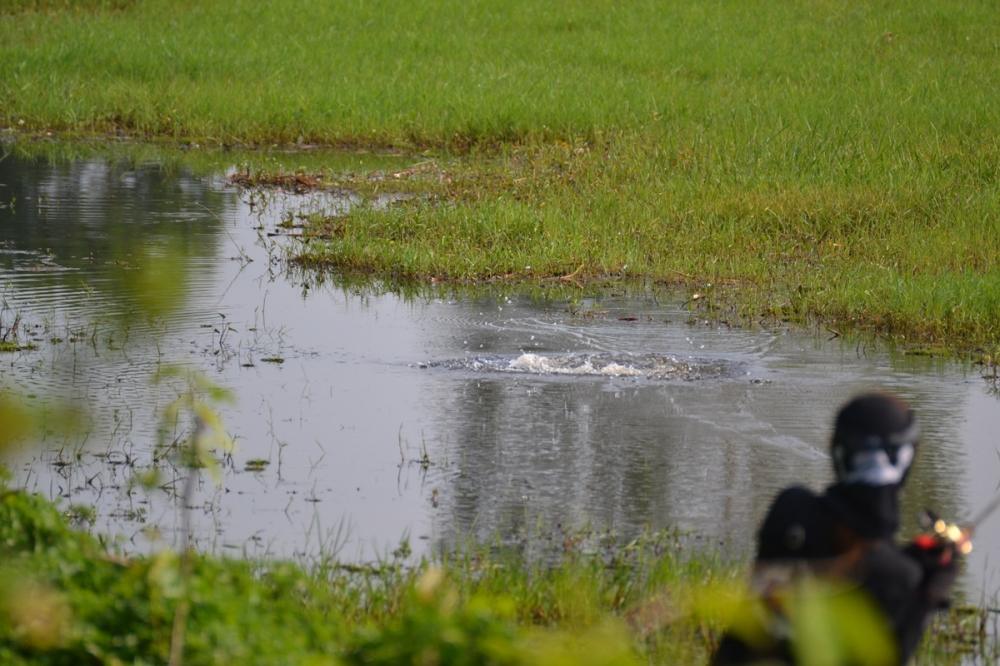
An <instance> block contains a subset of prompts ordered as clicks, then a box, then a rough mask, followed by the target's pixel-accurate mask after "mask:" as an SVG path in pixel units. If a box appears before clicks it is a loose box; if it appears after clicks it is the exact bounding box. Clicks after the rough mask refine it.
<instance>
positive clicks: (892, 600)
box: [712, 393, 959, 666]
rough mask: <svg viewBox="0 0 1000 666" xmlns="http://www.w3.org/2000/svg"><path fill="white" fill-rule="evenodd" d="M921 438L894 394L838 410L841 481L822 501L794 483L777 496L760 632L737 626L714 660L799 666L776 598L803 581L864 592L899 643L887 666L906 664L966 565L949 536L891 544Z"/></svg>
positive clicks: (759, 582) (765, 556)
mask: <svg viewBox="0 0 1000 666" xmlns="http://www.w3.org/2000/svg"><path fill="white" fill-rule="evenodd" d="M918 437H919V430H918V427H917V423H916V419H915V417H914V414H913V412H912V410H911V409H910V408H909V407H908V406H907V405H906V403H904V402H903V401H902V400H900V399H899V398H896V397H894V396H891V395H888V394H884V393H870V394H865V395H861V396H859V397H857V398H854V399H853V400H851V401H850V402H848V403H847V404H846V405H845V406H844V407H843V408H842V409H841V410H840V412H839V413H838V414H837V418H836V422H835V425H834V433H833V441H832V443H831V447H830V453H831V456H832V458H833V465H834V471H835V474H836V480H835V482H834V483H833V484H832V485H831V486H829V487H828V488H827V489H826V491H825V492H824V493H823V494H822V495H817V494H815V493H813V492H812V491H810V490H808V489H807V488H804V487H801V486H794V487H791V488H787V489H785V490H784V491H782V492H781V493H780V494H779V495H778V497H777V498H776V499H775V500H774V503H773V504H772V505H771V508H770V510H769V511H768V514H767V517H766V518H765V519H764V522H763V524H762V526H761V528H760V531H759V532H758V549H757V557H756V561H755V564H754V573H753V579H752V588H753V590H754V593H755V594H757V595H759V599H757V600H756V601H757V605H756V606H755V608H757V613H756V615H757V620H756V624H754V623H751V626H752V627H756V628H755V630H754V631H752V632H750V634H748V633H747V632H746V631H745V630H744V631H743V632H742V633H741V631H739V630H737V629H735V628H733V629H730V630H729V631H728V632H727V633H726V634H725V635H724V636H723V638H722V640H721V642H720V644H719V646H718V648H717V650H716V652H715V655H714V657H713V660H712V663H713V664H715V665H716V666H723V665H725V664H752V663H767V664H795V663H799V662H798V661H797V659H802V656H801V655H802V654H804V653H805V652H804V651H803V650H802V649H801V648H802V646H801V645H800V646H797V645H796V643H795V641H796V636H795V635H794V632H792V631H791V630H790V627H792V626H794V622H790V621H789V620H790V619H792V618H788V617H786V615H787V611H786V610H785V609H783V608H782V607H781V602H780V601H778V600H779V599H780V598H781V589H782V588H783V587H784V588H787V587H788V586H790V585H793V584H795V582H796V581H799V580H801V579H802V578H803V577H806V576H808V577H811V578H815V579H819V580H825V581H835V582H836V583H837V584H838V585H840V586H841V587H849V588H852V589H855V590H861V591H862V594H864V595H867V599H868V601H870V602H871V604H870V605H871V606H872V607H874V609H875V613H876V614H877V615H881V616H882V617H883V619H884V623H882V624H883V625H884V627H885V632H887V633H888V635H889V641H888V642H890V643H892V644H893V646H892V647H893V648H894V650H893V652H894V653H895V654H894V656H893V657H892V658H888V659H887V660H883V661H886V663H898V664H903V663H906V662H907V661H908V660H909V658H910V657H911V656H912V654H913V652H914V651H915V650H916V648H917V645H918V644H919V642H920V638H921V636H922V635H923V631H924V627H925V625H926V623H927V621H928V619H929V618H930V616H931V614H932V613H933V611H934V610H935V609H938V608H941V607H944V606H946V605H947V603H948V599H949V596H950V593H951V588H952V586H953V584H954V581H955V578H956V574H957V560H958V559H959V553H958V550H957V548H956V547H955V545H954V544H951V543H949V542H947V541H945V540H934V541H933V542H931V543H930V544H928V542H927V540H926V539H924V540H918V541H915V542H914V543H912V544H910V545H908V546H905V547H899V546H897V545H896V544H895V543H894V537H895V534H896V532H897V530H898V529H899V491H900V488H901V487H902V485H903V483H904V482H905V480H906V477H907V474H908V473H909V469H910V465H911V464H912V463H913V459H914V456H915V454H916V449H917V440H918ZM761 616H765V617H763V618H762V617H761ZM743 624H744V629H745V626H746V623H743ZM862 649H863V648H862ZM806 652H807V651H806ZM857 652H858V651H857V650H855V651H854V653H855V654H857Z"/></svg>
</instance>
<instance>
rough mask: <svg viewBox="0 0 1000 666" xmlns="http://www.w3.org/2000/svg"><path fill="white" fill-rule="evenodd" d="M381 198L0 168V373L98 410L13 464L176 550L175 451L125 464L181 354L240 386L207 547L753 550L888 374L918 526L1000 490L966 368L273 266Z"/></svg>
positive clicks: (994, 526)
mask: <svg viewBox="0 0 1000 666" xmlns="http://www.w3.org/2000/svg"><path fill="white" fill-rule="evenodd" d="M391 202H392V197H383V198H379V199H376V200H372V201H365V200H364V199H363V198H362V197H358V196H356V195H348V194H344V193H339V194H338V193H327V194H312V195H289V194H281V193H277V192H270V193H263V194H262V193H260V192H258V193H256V194H250V193H247V192H241V191H239V190H238V189H236V188H235V187H233V186H231V185H229V184H228V182H227V180H226V178H225V176H224V174H221V173H216V174H215V175H207V176H206V175H201V174H196V173H194V172H192V171H189V170H187V169H185V168H183V167H176V166H175V167H172V168H169V169H167V168H165V167H163V166H159V165H156V164H135V163H132V162H126V161H114V160H102V159H89V160H78V161H73V162H60V163H54V164H53V163H49V162H46V161H42V160H28V159H24V158H15V157H13V156H7V157H6V158H5V159H3V160H0V294H2V298H3V311H2V315H0V335H5V334H10V329H11V327H13V326H14V325H15V322H16V327H17V330H16V333H17V337H18V340H19V342H20V343H23V344H24V345H28V344H29V343H30V345H31V346H30V348H25V349H23V350H22V351H18V352H12V353H4V354H2V355H0V377H2V380H0V381H2V384H3V387H4V388H5V389H8V390H12V391H15V392H16V393H17V394H18V395H20V396H21V397H22V399H24V400H26V401H28V402H31V403H36V404H40V403H42V402H43V401H52V400H71V401H75V402H76V403H77V404H79V405H82V407H83V409H84V410H85V413H86V415H87V416H86V419H85V425H84V427H82V428H78V429H77V431H76V432H74V433H73V434H71V435H65V434H63V435H59V434H52V435H50V436H48V437H46V439H45V440H44V441H42V442H40V443H38V444H37V445H35V446H33V447H30V448H28V449H26V450H24V451H21V452H20V453H19V454H18V457H17V458H16V460H14V461H13V467H14V474H15V480H16V482H17V483H18V484H20V485H22V486H24V487H27V488H30V489H32V490H36V491H38V492H41V493H43V494H45V495H48V496H50V497H54V498H59V501H60V502H61V503H62V505H63V506H65V507H67V508H69V507H70V506H73V505H77V506H91V507H93V508H94V509H95V512H96V520H95V522H94V524H93V526H92V527H91V529H93V530H95V531H97V532H100V533H103V534H107V535H110V536H112V537H113V538H114V539H115V540H116V541H117V542H118V544H119V547H121V548H123V549H125V550H144V549H149V548H153V547H156V545H157V544H161V543H168V544H170V543H175V542H176V540H177V538H178V529H179V526H180V525H181V523H182V514H183V512H184V507H183V506H182V504H183V502H182V501H181V498H180V497H179V496H178V493H177V492H176V490H177V487H178V486H177V481H178V480H179V479H180V478H181V477H183V476H184V474H185V472H184V471H183V470H180V469H176V468H171V466H170V464H169V460H166V461H164V460H161V461H159V462H158V463H156V465H157V466H159V467H160V468H161V471H162V472H163V477H162V479H161V483H160V485H161V486H162V487H160V488H153V489H151V490H146V489H144V488H143V487H141V486H137V485H135V484H134V483H133V480H134V479H135V478H136V477H137V476H138V475H141V474H143V473H144V471H146V470H148V469H149V468H150V467H152V466H153V465H154V448H155V443H156V441H157V429H158V425H159V424H160V423H161V420H162V415H163V410H164V407H165V405H166V404H167V403H169V402H170V401H171V400H172V399H174V398H176V396H177V395H178V391H179V390H180V389H178V388H177V387H176V386H174V385H172V384H170V383H169V382H166V383H164V382H160V383H154V381H153V378H154V377H155V376H156V375H157V373H158V372H159V371H161V370H162V368H164V367H172V366H177V365H180V366H183V367H189V368H194V369H197V370H199V371H200V372H201V373H203V374H204V376H206V377H207V378H209V379H210V380H211V381H212V382H215V383H217V384H219V385H221V386H224V387H228V388H230V389H232V390H233V392H234V393H235V396H236V399H237V400H236V402H235V403H234V404H231V405H230V404H223V405H219V407H218V409H219V411H220V413H221V415H222V416H223V418H224V420H225V423H226V427H227V429H228V431H229V432H230V433H231V434H232V435H233V436H234V437H235V439H236V449H235V451H234V452H233V453H232V454H231V455H230V456H227V457H225V458H224V459H223V463H224V464H223V473H222V476H221V479H220V481H219V482H218V483H216V482H214V481H213V480H212V479H210V478H209V477H208V476H207V475H202V478H201V480H200V482H199V486H198V491H197V494H196V495H195V497H194V498H193V501H192V503H191V505H190V506H191V507H193V508H192V509H190V511H191V515H192V517H193V521H194V530H195V536H196V542H197V544H198V546H199V547H200V548H202V549H204V550H206V551H213V552H219V553H231V554H246V555H248V556H280V557H296V556H300V557H310V556H315V555H318V554H328V555H331V554H335V555H337V556H338V557H341V558H345V559H352V560H370V559H374V558H378V557H384V556H387V555H388V554H389V553H391V552H392V551H393V550H394V549H396V548H397V546H398V545H399V543H400V542H401V540H405V541H408V542H409V544H410V548H411V549H412V550H413V551H414V553H415V554H417V555H419V554H421V553H426V552H429V551H431V550H434V549H441V548H449V547H451V546H454V545H455V544H456V543H459V542H462V541H464V540H466V539H470V538H474V539H479V540H498V541H504V542H507V543H511V544H517V545H519V546H521V547H524V548H526V549H529V550H530V549H536V550H539V551H542V550H544V549H545V548H546V547H548V546H549V545H551V543H552V542H553V539H558V538H559V537H558V536H553V535H559V534H562V533H563V532H564V531H567V530H578V529H588V528H589V529H593V530H597V531H602V532H603V531H610V532H613V533H614V534H615V535H617V536H619V537H620V538H623V539H627V538H629V537H630V536H632V535H634V534H636V533H638V532H640V531H642V530H644V529H647V528H662V527H672V528H678V529H679V530H681V531H683V532H684V533H685V534H686V535H687V536H686V538H687V539H689V540H690V542H693V543H704V544H707V545H708V546H710V547H712V548H720V549H722V550H724V551H725V552H727V553H731V554H735V555H737V556H739V555H745V554H747V553H749V552H750V550H751V549H752V544H753V535H754V529H755V525H756V523H757V522H758V521H759V520H760V518H761V516H762V514H763V512H764V510H765V509H766V507H767V504H768V502H769V501H770V499H771V498H772V497H773V495H774V494H775V492H776V491H778V490H779V489H780V488H781V487H783V486H785V485H787V484H789V483H793V482H797V483H804V484H806V485H810V486H813V487H815V488H819V487H821V486H822V485H823V484H824V483H826V482H827V481H828V480H829V478H830V461H829V459H828V457H827V455H826V452H825V449H826V442H827V438H828V436H829V426H830V423H831V420H832V416H833V412H834V410H835V409H836V407H837V405H838V404H839V403H841V402H842V401H844V400H845V399H847V398H848V397H849V396H851V395H852V394H854V393H856V392H857V391H860V390H864V389H869V388H872V387H886V388H889V389H891V390H893V391H897V392H899V393H900V394H902V395H903V396H905V397H906V398H907V399H908V400H910V401H911V402H912V403H913V404H914V405H915V406H916V408H917V409H918V410H919V414H920V418H921V420H922V423H923V426H924V433H925V436H924V444H923V447H922V450H921V452H920V456H919V458H918V462H917V465H916V468H915V470H914V473H913V475H912V477H911V481H910V483H909V488H908V491H907V495H906V511H907V516H908V517H910V518H912V517H913V516H915V515H916V513H917V512H918V510H919V509H921V508H923V507H932V508H935V509H936V510H938V511H939V512H940V513H942V514H943V515H946V516H951V517H955V518H968V517H969V516H970V515H972V514H973V513H975V511H976V510H977V509H978V508H979V507H980V506H982V505H983V504H985V503H986V502H987V501H988V500H989V498H990V497H992V495H993V494H994V493H995V492H996V491H997V489H998V481H1000V474H998V471H1000V457H998V456H1000V445H998V443H997V433H998V432H1000V410H998V402H997V398H996V397H995V396H994V395H992V394H991V393H990V385H989V384H988V383H987V382H986V381H984V380H983V378H982V377H981V376H980V374H979V371H978V369H977V368H975V367H970V366H965V365H962V364H959V363H956V362H950V361H949V362H946V361H941V360H936V359H932V358H927V357H919V356H906V355H902V354H895V353H891V352H890V351H889V350H886V349H884V348H881V347H878V346H873V345H871V344H863V343H859V342H858V341H853V340H852V341H844V340H842V339H839V338H837V339H830V335H829V334H828V333H827V332H826V331H825V330H799V329H795V328H787V327H771V328H753V329H738V328H730V327H729V326H726V325H720V324H717V323H712V322H708V321H705V320H703V319H701V318H699V317H698V314H697V311H696V310H694V311H693V310H691V309H690V307H689V304H685V303H684V302H683V296H682V295H670V294H664V293H662V292H657V291H653V290H648V289H644V288H641V287H635V286H629V287H621V288H620V289H618V290H617V291H607V290H605V291H601V292H591V291H588V290H585V289H582V290H580V291H578V292H575V293H572V294H571V295H570V296H566V295H565V294H562V295H560V296H557V297H556V296H554V297H550V298H544V297H541V296H539V295H538V294H537V293H536V294H527V293H523V292H521V293H519V292H518V291H517V290H507V291H501V290H497V291H493V292H491V293H484V292H479V293H478V294H473V295H465V296H455V295H454V294H453V293H451V292H450V291H447V290H445V289H443V288H439V289H434V288H428V289H427V290H426V291H425V292H423V293H421V294H420V295H419V296H407V295H404V294H400V293H394V292H386V291H384V290H382V289H380V288H379V286H378V285H363V286H357V285H352V284H350V283H346V282H343V281H341V280H338V278H337V277H336V276H335V275H327V276H325V277H324V278H323V279H318V277H317V275H315V274H312V273H310V272H303V271H300V270H297V269H295V268H294V267H293V266H290V265H289V264H288V262H287V261H286V260H285V256H286V250H287V248H288V247H289V246H290V244H294V243H297V242H299V241H297V240H295V239H293V238H290V237H289V235H290V234H289V233H287V231H286V232H283V233H278V231H279V230H280V229H281V226H280V225H281V223H282V221H283V220H288V219H290V218H289V215H292V214H294V213H296V212H301V211H303V210H327V211H329V212H332V213H336V212H343V211H345V210H347V209H348V208H349V207H350V206H353V205H392V203H391ZM292 231H294V230H292ZM145 264H150V265H152V266H153V268H152V269H150V268H149V267H148V266H146V265H145ZM155 285H160V286H162V287H164V288H165V293H167V294H168V295H169V296H170V298H166V297H164V298H162V299H159V300H158V298H159V297H156V296H155V295H154V296H150V294H149V293H148V292H149V291H150V289H151V287H152V286H155ZM154 291H155V290H154ZM914 526H915V522H914V520H912V519H910V520H909V523H908V529H911V530H912V529H914ZM997 547H1000V518H994V519H993V520H991V521H989V522H987V523H986V524H985V525H984V526H983V527H982V528H981V536H980V538H979V540H978V542H977V550H976V551H975V553H974V556H973V558H972V560H971V563H970V566H969V583H970V585H971V587H972V589H974V590H977V591H982V592H984V593H986V594H991V593H992V592H994V591H995V590H996V589H997V587H998V581H997V580H996V575H995V568H996V562H995V561H994V559H995V558H992V557H991V552H993V551H995V549H996V548H997Z"/></svg>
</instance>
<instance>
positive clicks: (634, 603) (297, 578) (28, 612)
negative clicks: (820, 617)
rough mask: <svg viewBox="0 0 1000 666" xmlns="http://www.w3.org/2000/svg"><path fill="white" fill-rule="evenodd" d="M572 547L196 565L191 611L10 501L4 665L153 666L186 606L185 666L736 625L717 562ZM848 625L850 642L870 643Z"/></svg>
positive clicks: (489, 659)
mask: <svg viewBox="0 0 1000 666" xmlns="http://www.w3.org/2000/svg"><path fill="white" fill-rule="evenodd" d="M578 546H579V544H578V542H576V541H574V539H572V538H568V537H567V539H566V541H565V543H564V544H563V548H564V552H563V555H562V556H561V557H560V558H559V559H558V561H556V562H549V563H548V564H542V563H530V562H526V561H525V560H524V559H523V558H522V557H520V556H518V555H515V554H513V553H511V552H508V551H504V552H498V551H496V550H495V549H491V548H485V547H476V546H473V547H470V548H468V549H466V550H464V551H462V552H461V553H459V554H453V555H450V556H447V557H443V558H438V559H437V560H436V562H435V563H434V564H427V563H424V564H420V565H417V566H407V565H406V564H405V563H404V561H403V560H401V559H399V558H397V557H391V558H389V559H386V560H384V561H382V562H380V563H377V564H375V565H372V566H357V565H340V564H339V563H338V562H337V561H336V559H335V558H334V557H332V555H333V554H331V555H330V556H327V557H324V558H322V559H320V560H318V561H316V562H313V563H312V565H311V566H309V567H306V566H302V565H299V564H293V563H290V562H278V561H267V562H251V561H247V560H240V559H227V558H212V557H205V556H195V557H194V558H193V559H192V561H191V569H190V572H189V574H188V577H187V589H188V590H189V597H186V596H185V592H184V590H185V585H184V584H183V582H182V581H183V580H184V576H182V573H181V566H182V565H181V561H180V559H179V557H178V556H177V555H176V554H174V553H172V552H170V551H165V552H163V553H160V554H158V555H153V556H146V557H133V558H122V557H117V556H113V555H108V554H107V553H106V552H105V550H104V548H103V547H102V545H101V543H100V542H99V541H98V540H97V539H96V538H94V537H92V536H90V535H87V534H84V533H81V532H76V531H73V530H71V529H70V528H69V527H67V525H66V523H65V520H64V518H63V517H62V516H61V515H60V514H59V513H58V511H56V509H55V508H54V507H52V506H51V505H50V504H48V503H47V502H45V501H44V500H42V499H40V498H38V497H32V496H29V495H27V494H24V493H21V492H15V491H3V492H2V493H0V553H2V555H3V566H2V569H0V587H2V589H3V591H4V593H5V594H4V596H3V599H4V603H3V608H2V609H0V612H2V614H3V617H4V619H5V622H3V623H0V658H2V659H3V660H4V662H5V663H33V664H49V663H51V664H56V663H90V662H91V661H94V660H97V661H100V662H103V663H110V662H114V661H115V660H121V661H123V662H125V663H132V662H137V661H143V662H144V663H148V662H158V663H162V662H164V661H165V660H166V658H167V656H168V654H169V650H170V640H171V623H172V620H173V617H174V612H175V609H176V608H177V606H178V604H180V603H182V601H183V599H185V598H189V599H190V601H191V606H190V616H189V618H188V630H187V634H186V642H185V651H184V656H185V663H192V664H202V663H247V664H265V663H287V664H299V663H335V661H334V660H336V663H347V664H396V663H426V661H421V660H426V659H428V658H430V657H432V656H434V657H437V659H436V660H435V661H434V663H441V664H451V663H465V664H468V663H498V664H529V663H566V664H588V663H589V664H638V663H654V664H681V663H685V664H686V663H702V662H703V661H704V660H705V658H706V656H707V653H708V651H709V650H710V649H711V648H712V645H713V644H714V641H715V640H716V638H717V637H718V636H719V632H720V631H721V627H722V626H723V622H724V621H725V620H726V618H731V617H732V616H733V615H732V614H733V609H734V608H735V607H736V603H737V601H738V599H739V595H740V592H739V591H740V589H741V583H740V580H741V575H740V574H739V572H737V571H736V570H734V569H733V568H731V567H729V566H726V565H724V564H722V563H720V562H718V561H717V560H715V559H714V558H712V557H710V556H704V555H688V556H681V555H680V554H679V552H678V544H677V542H676V537H675V536H673V535H671V534H666V533H662V534H647V535H645V536H643V537H641V538H639V539H637V540H636V541H633V542H631V543H629V544H618V545H616V546H612V545H610V544H605V545H603V546H600V547H598V548H596V549H595V550H590V549H588V550H587V551H586V552H585V551H584V550H582V549H581V548H579V547H578ZM505 552H506V554H505ZM841 597H842V595H841ZM843 601H844V600H843V598H840V599H839V600H838V603H843ZM831 608H832V607H831ZM811 612H812V613H813V615H810V617H813V618H815V613H817V612H819V613H823V612H826V611H825V610H824V609H823V608H816V607H813V608H812V610H811ZM981 617H982V613H981V612H980V611H970V610H967V609H959V610H956V611H954V612H953V613H951V614H950V615H949V616H947V618H946V622H943V623H941V624H938V625H936V629H935V631H933V632H932V633H931V636H930V638H929V640H928V641H927V643H926V645H925V646H924V649H923V657H924V658H923V660H922V661H921V663H932V664H937V663H941V664H945V663H955V659H956V658H957V656H958V655H961V654H963V650H966V649H971V650H973V651H974V652H977V653H981V654H982V656H983V657H984V658H986V659H987V660H988V659H989V658H990V657H991V656H992V655H993V653H992V652H989V651H990V650H991V649H992V647H991V645H992V643H991V642H990V641H989V640H988V639H985V638H984V637H983V636H980V635H979V633H978V631H977V630H976V628H975V627H976V626H978V625H977V623H978V622H979V621H980V619H981ZM841 619H842V620H843V622H846V623H847V625H844V626H845V627H846V628H845V631H848V632H849V633H850V632H857V631H861V632H862V633H861V634H860V635H865V634H864V632H865V631H869V632H870V628H867V627H859V626H848V625H849V624H850V618H841ZM843 622H842V623H841V624H843ZM824 626H826V625H825V624H823V623H821V624H820V625H817V626H812V627H811V630H812V631H817V630H819V631H821V630H822V629H823V627H824ZM866 640H867V639H866ZM820 642H822V641H820Z"/></svg>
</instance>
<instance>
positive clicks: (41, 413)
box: [0, 387, 81, 456]
mask: <svg viewBox="0 0 1000 666" xmlns="http://www.w3.org/2000/svg"><path fill="white" fill-rule="evenodd" d="M80 423H81V414H80V411H79V410H78V409H77V408H75V407H73V406H72V405H68V404H48V403H44V402H43V403H41V404H38V403H35V402H29V401H27V400H25V399H23V398H22V397H20V396H19V395H17V394H16V393H13V392H11V391H8V390H5V389H3V388H2V387H0V456H3V455H6V454H9V453H10V452H11V450H12V449H13V448H14V447H15V446H18V445H25V444H28V443H30V442H32V441H34V440H35V439H37V438H39V437H45V436H47V435H49V434H52V433H72V432H76V431H77V430H78V429H79V426H80Z"/></svg>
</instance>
